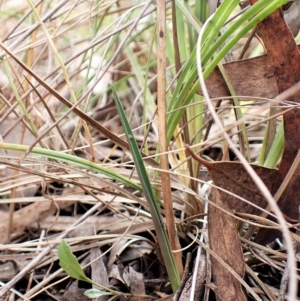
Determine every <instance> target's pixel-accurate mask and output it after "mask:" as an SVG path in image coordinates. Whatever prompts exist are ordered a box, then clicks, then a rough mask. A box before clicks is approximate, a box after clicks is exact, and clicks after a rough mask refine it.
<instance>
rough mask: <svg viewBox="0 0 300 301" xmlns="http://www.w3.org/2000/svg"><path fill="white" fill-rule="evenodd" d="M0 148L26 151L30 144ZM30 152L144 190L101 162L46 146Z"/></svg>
mask: <svg viewBox="0 0 300 301" xmlns="http://www.w3.org/2000/svg"><path fill="white" fill-rule="evenodd" d="M0 149H9V150H15V151H21V152H26V151H27V150H28V149H29V146H26V145H20V144H12V143H0ZM30 152H31V153H33V154H37V155H41V156H44V157H47V158H49V159H55V160H57V161H60V162H66V163H69V164H71V165H73V166H78V167H82V168H84V169H88V170H90V171H93V172H96V173H99V174H102V175H104V176H107V177H108V178H110V179H113V180H116V181H117V182H120V183H122V184H125V185H127V186H129V187H132V188H134V189H136V190H139V191H141V190H142V188H141V186H140V185H138V184H136V183H135V182H133V181H131V180H129V179H128V178H126V177H123V176H122V175H120V174H118V173H116V172H114V171H112V170H110V169H109V168H105V167H103V166H101V165H100V164H97V163H93V162H91V161H89V160H86V159H83V158H79V157H76V156H73V155H69V154H65V153H62V152H60V151H54V150H49V149H44V148H40V147H34V148H32V150H31V151H30Z"/></svg>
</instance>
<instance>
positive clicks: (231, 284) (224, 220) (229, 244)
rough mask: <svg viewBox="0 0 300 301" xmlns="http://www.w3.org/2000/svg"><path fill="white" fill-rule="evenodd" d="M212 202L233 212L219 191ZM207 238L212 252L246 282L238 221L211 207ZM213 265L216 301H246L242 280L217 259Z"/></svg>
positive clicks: (214, 191)
mask: <svg viewBox="0 0 300 301" xmlns="http://www.w3.org/2000/svg"><path fill="white" fill-rule="evenodd" d="M213 200H214V202H215V203H216V204H217V205H219V206H222V207H223V208H224V209H227V210H230V208H229V206H227V205H226V203H224V202H223V200H222V199H221V195H220V193H219V192H218V191H217V190H216V189H215V190H213ZM208 235H209V245H210V248H211V249H212V250H213V251H214V252H215V253H216V254H217V255H218V256H219V257H221V258H222V259H223V260H224V261H225V262H226V263H227V264H228V265H229V266H230V267H231V268H232V269H233V270H234V271H235V272H236V273H237V274H238V275H239V276H241V278H244V276H245V262H244V256H243V250H242V246H241V242H240V239H239V234H238V231H237V225H236V221H235V218H233V217H231V216H229V215H227V214H226V213H224V212H223V211H221V210H219V209H217V208H216V207H214V206H212V205H210V206H209V210H208ZM212 263H213V265H212V274H213V281H214V283H215V284H216V286H217V290H216V298H217V300H218V301H221V300H222V301H225V300H239V301H243V300H245V301H246V300H247V298H246V296H245V294H244V291H243V287H242V285H241V283H240V282H239V280H238V279H236V278H235V277H234V276H233V275H232V273H231V272H230V271H229V270H227V268H225V267H224V266H223V265H222V264H221V263H220V262H219V261H218V260H217V259H216V258H214V257H212Z"/></svg>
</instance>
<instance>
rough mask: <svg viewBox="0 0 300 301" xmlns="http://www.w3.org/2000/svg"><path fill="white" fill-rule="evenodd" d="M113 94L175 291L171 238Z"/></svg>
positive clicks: (128, 128)
mask: <svg viewBox="0 0 300 301" xmlns="http://www.w3.org/2000/svg"><path fill="white" fill-rule="evenodd" d="M112 91H113V95H114V99H115V103H116V107H117V110H118V113H119V116H120V119H121V122H122V125H123V127H124V131H125V134H126V137H127V141H128V144H129V147H130V150H131V153H132V157H133V160H134V163H135V167H136V169H137V173H138V175H139V179H140V182H141V186H142V188H143V193H144V195H145V198H146V200H147V202H148V204H149V207H150V213H151V216H152V219H153V224H154V228H155V231H156V235H157V239H158V242H159V246H160V249H161V253H162V257H163V260H164V263H165V266H166V269H167V272H168V275H169V278H170V282H171V285H172V289H173V291H174V292H175V291H176V290H177V288H178V286H179V284H180V277H179V273H178V270H177V267H176V264H175V259H174V256H173V253H172V251H171V247H170V243H169V239H168V236H167V233H166V230H165V227H164V223H163V219H162V216H161V214H160V211H159V207H158V204H157V200H156V197H155V195H154V192H153V190H152V187H151V183H150V180H149V177H148V174H147V171H146V167H145V165H144V162H143V159H142V156H141V154H140V151H139V148H138V145H137V143H136V141H135V139H134V136H133V133H132V130H131V128H130V124H129V123H128V120H127V118H126V115H125V112H124V109H123V107H122V105H121V102H120V99H119V97H118V95H117V93H116V91H115V90H114V89H113V90H112Z"/></svg>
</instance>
